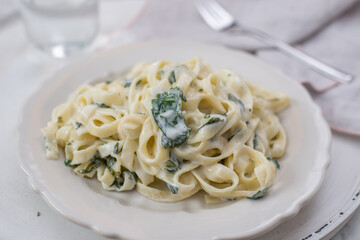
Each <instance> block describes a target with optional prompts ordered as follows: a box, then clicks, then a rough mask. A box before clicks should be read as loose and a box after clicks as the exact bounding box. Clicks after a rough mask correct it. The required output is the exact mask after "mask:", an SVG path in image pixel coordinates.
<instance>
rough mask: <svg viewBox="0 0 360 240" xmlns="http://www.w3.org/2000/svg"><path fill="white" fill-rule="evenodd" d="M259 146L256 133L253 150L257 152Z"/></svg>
mask: <svg viewBox="0 0 360 240" xmlns="http://www.w3.org/2000/svg"><path fill="white" fill-rule="evenodd" d="M258 146H259V140H258V136H257V134H256V132H254V139H253V148H254V149H255V150H256V149H257V148H258Z"/></svg>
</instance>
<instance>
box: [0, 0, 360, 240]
mask: <svg viewBox="0 0 360 240" xmlns="http://www.w3.org/2000/svg"><path fill="white" fill-rule="evenodd" d="M218 2H219V3H220V4H221V5H222V6H223V7H224V8H225V9H227V10H228V11H229V12H230V13H231V14H232V15H233V16H234V17H235V19H236V20H237V21H238V22H240V23H242V24H245V25H247V26H250V27H254V28H256V29H259V30H261V31H264V32H266V33H268V34H270V35H271V36H273V37H275V38H277V39H281V40H283V41H285V42H287V43H291V44H293V45H294V46H296V47H297V48H298V49H300V50H301V51H304V52H307V53H309V54H311V55H312V56H314V57H316V58H318V59H320V60H323V61H324V62H326V63H328V64H330V65H332V66H335V67H337V68H339V69H342V70H344V71H347V72H349V73H351V74H353V75H355V76H356V77H357V79H355V80H354V81H353V82H352V83H350V84H347V85H339V84H337V83H336V82H334V81H332V80H330V79H328V78H326V77H323V76H321V75H319V74H317V73H314V72H313V71H311V70H309V69H308V68H306V67H304V66H303V65H301V64H299V63H297V62H296V61H293V60H292V59H290V58H288V57H286V56H284V55H282V54H280V53H279V52H278V51H277V50H274V49H272V48H270V47H269V46H265V45H264V44H262V43H261V42H259V41H257V40H256V39H254V38H251V37H249V36H246V35H242V34H240V35H239V34H238V35H232V34H226V33H220V32H215V31H213V30H212V29H211V28H209V27H208V26H207V25H206V24H205V22H204V21H203V19H202V18H201V16H200V15H199V13H198V12H197V10H196V8H195V7H194V5H193V2H192V1H190V0H0V53H1V55H0V89H1V92H2V93H3V94H1V95H0V100H1V101H0V102H1V106H2V108H3V111H4V112H5V113H7V114H8V116H14V117H16V116H17V114H18V112H19V111H20V106H21V104H22V103H23V101H25V99H26V97H27V96H29V95H30V94H31V93H32V92H33V91H34V90H35V89H36V88H38V87H39V86H40V85H41V84H42V83H43V82H44V81H46V79H48V78H49V77H50V76H51V75H53V74H54V73H56V71H57V70H59V69H60V68H62V67H64V66H65V65H67V64H71V62H73V61H76V60H77V59H79V58H83V57H86V56H87V55H89V54H93V53H95V52H98V51H103V50H106V49H111V48H113V47H117V46H122V45H124V44H127V43H131V42H138V41H148V40H156V39H166V40H169V41H171V40H192V41H201V42H206V43H211V44H221V45H225V46H227V47H230V48H233V49H236V50H243V51H248V52H249V53H251V54H254V55H256V56H258V57H259V58H261V59H263V60H264V61H266V62H268V63H270V64H272V65H275V66H277V67H278V68H279V69H281V70H282V71H284V72H285V73H287V74H288V75H290V76H291V77H292V78H294V79H295V80H296V81H299V82H301V83H303V84H304V86H305V87H306V88H307V89H308V91H309V92H310V94H311V95H312V97H313V99H314V101H315V102H317V103H318V104H319V105H320V107H321V108H322V110H323V114H324V116H325V118H326V120H327V121H328V123H329V125H330V126H331V128H332V130H333V134H334V138H335V142H337V141H340V142H341V141H345V142H346V141H348V142H349V143H350V145H351V144H352V145H351V147H352V148H354V149H355V148H358V147H359V145H357V144H358V143H360V139H359V136H360V113H359V112H360V111H359V110H360V94H359V93H360V80H359V76H360V41H359V39H360V25H359V23H360V1H358V0H303V1H296V0H237V1H236V0H219V1H218ZM8 103H11V104H8ZM0 125H2V126H12V127H14V126H15V123H14V119H13V118H11V117H10V118H4V117H3V118H1V120H0ZM12 127H9V128H8V129H7V128H2V133H3V136H5V137H6V138H5V137H3V138H1V143H2V144H0V146H2V147H1V152H4V157H5V158H7V159H12V158H13V154H12V153H11V154H10V153H8V152H9V151H7V148H8V147H12V145H11V146H10V144H9V142H10V143H11V142H13V141H14V140H13V133H12V130H11V129H12ZM9 139H10V140H9ZM337 139H341V140H337ZM350 145H349V146H350ZM342 151H344V152H346V149H345V148H342V149H339V150H338V152H339V153H340V152H342ZM340 155H341V154H338V157H339V156H340ZM348 157H350V156H348ZM353 158H356V159H357V160H359V157H358V155H357V156H353ZM356 159H355V160H356ZM333 171H334V172H336V170H335V169H334V170H333ZM2 174H3V175H4V176H7V177H8V179H10V181H12V182H11V183H12V184H13V188H11V190H9V186H8V185H7V184H5V183H4V184H2V185H0V192H2V194H3V195H2V198H3V199H2V200H1V201H0V203H2V204H0V239H24V238H25V237H27V236H28V235H29V234H30V235H31V234H35V236H36V237H35V238H31V239H50V238H51V239H55V236H57V237H58V238H56V239H78V238H76V237H75V236H79V238H80V239H101V238H102V237H100V236H98V235H96V234H95V233H93V232H91V231H90V230H87V229H83V228H81V227H79V226H77V225H75V224H72V223H70V222H68V221H67V220H65V219H64V218H63V217H62V216H60V215H59V214H57V213H55V211H52V210H51V209H50V208H49V207H48V206H47V205H46V204H45V203H44V201H43V200H41V199H40V197H39V196H37V195H35V194H33V193H32V192H30V190H29V189H28V188H27V186H26V184H25V182H26V179H25V178H26V177H25V176H24V174H23V173H21V170H20V169H19V168H18V167H17V166H15V165H14V166H12V165H11V166H7V170H6V173H5V172H4V173H2ZM14 176H16V177H14ZM19 176H21V177H20V178H19ZM349 181H351V179H349ZM328 188H329V189H331V186H328ZM5 189H6V192H9V191H10V193H12V194H5V193H6V192H5ZM328 191H330V190H328ZM19 195H21V197H17V196H19ZM346 197H347V198H349V196H346ZM344 199H345V197H344ZM5 202H6V203H9V202H11V204H12V205H11V206H10V207H9V208H7V207H6V206H5ZM345 204H346V202H345V200H344V201H343V205H344V206H345ZM16 205H19V206H23V207H20V208H15V206H16ZM1 210H2V211H1ZM336 210H338V209H334V211H336ZM38 211H39V212H43V213H45V214H43V216H41V217H37V216H36V217H34V216H35V215H36V214H35V215H34V212H38ZM307 211H310V210H307ZM354 212H355V211H354ZM321 214H324V213H321ZM334 214H335V213H334ZM6 219H9V221H8V222H7V221H6ZM304 219H305V218H303V219H302V220H301V221H302V222H301V223H300V222H299V223H298V224H299V225H301V224H304V221H305V220H304ZM309 221H310V220H309ZM293 224H294V225H296V224H297V223H296V220H294V222H293ZM309 224H310V223H309ZM309 224H308V225H307V226H308V228H309V229H310V226H309ZM344 224H345V221H343V222H342V225H344ZM359 224H360V214H359V212H356V214H355V217H354V218H353V219H352V220H351V221H350V222H349V223H348V225H346V227H345V228H343V229H342V230H341V231H340V232H339V233H338V234H337V235H336V236H335V237H334V239H336V240H340V239H344V240H350V239H360V230H359V229H358V227H357V226H359ZM56 225H57V226H58V227H54V226H56ZM310 225H311V224H310ZM342 225H341V226H342ZM280 227H283V228H284V226H282V225H281V226H280ZM65 229H66V230H65ZM277 229H279V228H277ZM280 229H281V228H280ZM334 229H336V231H333V232H332V233H333V234H332V235H331V237H332V236H333V235H334V234H335V233H336V232H337V230H339V229H340V225H339V226H337V227H336V228H335V227H334ZM275 231H280V230H276V229H275ZM329 236H330V235H328V237H329Z"/></svg>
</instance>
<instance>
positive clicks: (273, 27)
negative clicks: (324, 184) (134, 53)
mask: <svg viewBox="0 0 360 240" xmlns="http://www.w3.org/2000/svg"><path fill="white" fill-rule="evenodd" d="M218 2H219V3H220V4H221V5H223V6H224V8H226V9H227V10H228V11H229V12H230V13H231V14H232V15H233V16H234V17H235V18H236V20H237V21H238V22H240V23H242V24H244V25H247V26H251V27H254V28H257V29H260V30H262V31H264V32H266V33H268V34H270V35H272V36H274V37H275V38H278V39H281V40H284V41H286V42H288V43H292V44H295V45H296V46H297V47H299V48H300V49H301V50H303V51H305V52H308V53H310V54H311V55H312V56H314V57H316V58H318V59H320V60H323V61H325V62H326V63H328V64H330V65H333V66H336V67H337V68H340V69H343V70H345V71H348V72H351V73H353V74H355V75H356V76H359V77H358V79H356V80H355V81H353V82H352V83H350V84H348V85H338V84H336V83H335V82H333V81H331V80H329V79H327V78H325V77H322V76H320V75H318V74H317V73H314V72H313V71H311V70H309V69H307V68H306V67H304V66H303V65H301V64H299V63H297V62H296V61H294V60H291V59H290V58H288V57H286V56H284V55H282V54H281V53H279V52H278V51H275V50H271V49H270V48H267V47H266V46H264V45H263V44H262V43H259V42H258V41H257V40H254V39H252V38H250V37H248V36H231V35H228V34H223V33H219V32H214V31H213V30H211V29H210V28H209V27H208V26H207V25H206V24H205V23H204V21H203V20H202V19H201V17H200V15H199V14H198V13H197V11H196V9H195V7H194V6H193V5H192V1H181V0H173V1H167V0H151V1H149V2H148V4H147V7H146V8H145V9H144V10H143V11H142V12H141V14H140V15H139V17H138V19H137V21H135V22H134V23H133V24H132V25H131V26H130V28H129V29H128V30H129V32H130V33H131V34H132V36H134V37H135V38H136V39H139V40H148V39H153V38H181V39H191V40H198V41H206V42H212V43H220V44H224V45H227V46H231V47H234V48H241V49H245V50H250V51H252V52H253V53H254V54H256V55H257V56H258V57H260V58H262V59H263V60H265V61H267V62H269V63H271V64H273V65H276V66H278V67H279V68H280V69H282V70H283V71H284V72H286V73H287V74H288V75H290V76H292V77H293V78H295V79H296V80H298V81H300V82H302V83H304V85H305V86H306V87H307V88H308V90H309V92H310V94H311V95H312V97H313V98H314V100H315V101H316V102H317V103H318V104H319V105H320V106H321V108H322V110H323V114H324V116H325V118H326V119H327V121H328V122H329V124H330V126H331V127H332V128H333V129H336V130H339V131H343V132H347V133H351V134H357V135H360V111H359V110H360V61H359V60H360V59H359V57H360V41H359V37H360V27H359V22H360V3H359V1H358V0H316V1H313V0H302V1H297V0H242V1H235V0H219V1H218Z"/></svg>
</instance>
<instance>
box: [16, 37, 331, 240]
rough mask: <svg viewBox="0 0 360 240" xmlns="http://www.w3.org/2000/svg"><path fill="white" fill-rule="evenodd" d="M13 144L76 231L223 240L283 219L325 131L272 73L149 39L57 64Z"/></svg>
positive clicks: (299, 94) (299, 198)
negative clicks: (78, 227) (82, 228)
mask: <svg viewBox="0 0 360 240" xmlns="http://www.w3.org/2000/svg"><path fill="white" fill-rule="evenodd" d="M17 139H18V149H19V151H18V157H19V162H20V165H21V167H22V168H23V169H24V171H25V172H26V173H27V174H28V179H29V182H30V185H31V186H32V187H33V188H34V189H35V190H37V191H38V192H40V193H41V195H42V196H43V198H44V199H45V200H46V201H47V202H48V203H49V204H50V205H51V206H53V207H54V208H55V209H56V210H57V211H59V212H60V213H61V214H62V215H64V216H65V217H66V218H68V219H70V220H71V221H73V222H75V223H78V224H80V225H83V226H86V227H88V228H90V229H92V230H94V231H96V232H97V233H99V234H102V235H105V236H109V237H118V238H131V239H168V238H169V237H172V238H176V239H185V238H196V239H210V238H221V239H222V238H251V237H255V236H259V235H261V234H263V233H265V232H267V231H269V230H270V229H272V228H274V227H275V226H276V225H278V224H279V223H281V222H282V221H284V220H286V219H288V218H290V217H293V216H295V215H296V213H297V212H298V211H299V210H300V208H301V207H302V206H303V205H304V204H305V203H306V202H308V201H309V200H310V198H311V197H312V196H313V195H314V194H315V193H316V191H317V190H318V189H319V188H320V185H321V183H322V180H323V178H324V174H325V171H326V168H327V166H328V164H329V148H330V139H331V134H330V130H329V128H328V126H327V124H326V122H325V120H324V119H323V117H322V115H321V112H320V110H319V108H318V107H317V106H316V105H315V104H314V103H313V101H312V100H311V98H310V96H309V94H308V93H307V92H306V90H305V89H304V88H303V87H302V86H301V85H300V84H298V83H297V82H295V81H294V80H292V79H290V78H289V77H287V76H285V75H284V74H283V73H281V72H280V71H278V70H276V69H275V68H273V67H271V66H269V65H267V64H265V63H263V62H261V61H259V60H258V59H256V58H255V57H253V56H251V55H249V54H246V53H243V52H240V51H234V50H230V49H226V48H224V47H219V46H212V45H206V44H200V43H189V42H166V41H162V42H147V43H136V44H130V45H127V46H123V47H119V48H115V49H111V50H108V51H105V52H101V53H98V54H95V55H91V56H88V57H85V58H83V59H82V60H80V61H78V62H76V63H73V64H71V65H69V66H67V67H65V68H63V69H62V70H61V71H59V72H58V73H57V74H56V75H54V77H53V78H51V79H49V80H48V81H46V83H45V84H43V85H42V86H41V87H40V88H39V89H38V90H37V91H36V92H35V93H34V94H33V95H32V96H31V97H30V99H29V100H28V101H27V102H26V104H25V106H24V108H23V111H22V117H20V121H19V124H18V128H17ZM186 229H191V231H187V230H186Z"/></svg>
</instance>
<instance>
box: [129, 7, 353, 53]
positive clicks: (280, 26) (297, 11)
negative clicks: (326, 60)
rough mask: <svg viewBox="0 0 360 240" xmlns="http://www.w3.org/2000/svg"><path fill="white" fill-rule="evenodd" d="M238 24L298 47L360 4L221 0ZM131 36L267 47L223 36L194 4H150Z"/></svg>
mask: <svg viewBox="0 0 360 240" xmlns="http://www.w3.org/2000/svg"><path fill="white" fill-rule="evenodd" d="M218 2H219V3H220V4H221V5H222V6H223V7H224V8H225V9H227V10H228V11H229V12H230V13H231V14H232V15H233V16H234V17H235V18H236V20H237V21H238V22H239V23H241V24H243V25H245V26H251V27H254V28H257V29H259V30H262V31H264V32H267V33H269V34H271V35H272V36H275V37H276V38H278V39H281V40H284V41H286V42H288V43H297V42H300V41H303V40H305V39H307V38H308V37H310V36H311V35H312V34H314V33H316V32H318V31H319V30H321V29H322V28H323V27H324V26H326V25H327V24H328V23H329V22H330V21H332V20H334V19H336V18H337V17H338V16H339V15H341V14H342V13H343V12H344V11H346V10H347V9H349V8H350V7H351V6H353V5H354V3H355V2H357V0H316V1H314V0H302V1H297V0H241V1H237V0H220V1H218ZM131 32H132V33H133V34H134V35H136V36H137V38H138V39H150V38H169V37H171V38H177V37H181V38H187V39H191V40H202V41H208V42H216V43H221V44H225V45H228V46H232V47H238V48H242V49H248V50H253V49H256V48H260V47H264V45H263V44H262V43H260V42H258V41H257V40H254V39H252V38H249V37H246V36H238V37H234V36H229V35H222V34H219V33H217V32H214V31H213V30H212V29H210V28H209V27H208V26H207V25H206V24H205V23H204V21H203V20H202V19H201V17H200V15H199V14H198V12H197V11H196V9H195V7H194V6H193V1H183V0H172V1H168V0H150V1H149V4H148V6H147V7H146V8H145V9H144V11H142V13H141V15H140V16H139V18H138V20H137V21H136V22H135V23H134V24H133V26H132V28H131Z"/></svg>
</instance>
